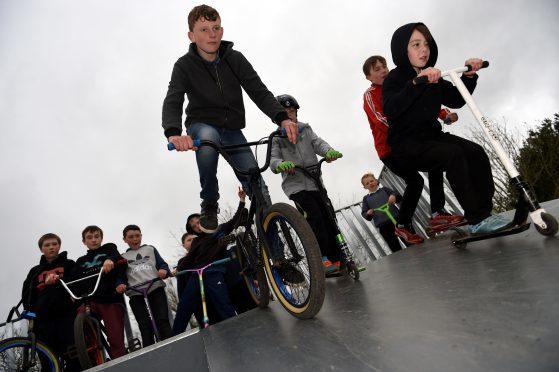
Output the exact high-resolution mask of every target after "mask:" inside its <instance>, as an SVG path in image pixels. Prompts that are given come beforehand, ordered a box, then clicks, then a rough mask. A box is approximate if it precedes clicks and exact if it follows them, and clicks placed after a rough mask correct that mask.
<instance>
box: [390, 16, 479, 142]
mask: <svg viewBox="0 0 559 372" xmlns="http://www.w3.org/2000/svg"><path fill="white" fill-rule="evenodd" d="M422 24H423V23H408V24H406V25H404V26H402V27H400V28H398V29H397V30H396V31H395V32H394V35H393V36H392V41H391V43H390V48H391V51H392V60H393V61H394V64H395V65H396V68H395V69H393V70H392V71H390V73H389V74H388V76H387V77H386V79H385V80H384V83H383V85H382V91H383V109H384V114H385V115H386V117H387V119H388V124H389V129H388V143H389V144H390V146H392V148H393V150H395V151H398V149H399V145H402V146H403V145H404V143H403V142H402V141H403V140H406V139H415V140H417V139H419V140H421V139H432V138H436V137H437V136H438V135H440V133H441V129H442V128H441V124H440V123H439V121H438V114H439V111H440V109H441V106H442V105H444V106H447V107H450V108H460V107H462V106H464V104H465V101H464V99H463V98H462V96H461V95H460V93H459V92H458V90H457V89H456V88H455V87H454V86H453V85H452V83H450V82H449V81H446V80H444V79H442V78H441V79H440V80H439V82H438V83H437V84H421V85H413V83H412V80H413V78H415V77H416V76H417V73H416V71H415V70H414V68H413V67H412V65H411V63H410V60H409V58H408V43H409V40H410V37H411V35H412V33H413V31H414V29H415V27H416V26H418V25H422ZM429 48H430V55H429V60H428V61H427V65H426V66H425V68H427V67H434V66H435V63H436V62H437V57H438V48H437V44H436V42H435V40H434V39H433V40H432V41H431V43H430V45H429ZM461 79H462V81H463V82H464V84H465V85H466V87H467V88H468V91H469V92H470V93H472V92H473V91H474V89H475V87H476V82H477V75H474V76H473V77H465V76H462V78H461Z"/></svg>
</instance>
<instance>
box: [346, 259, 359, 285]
mask: <svg viewBox="0 0 559 372" xmlns="http://www.w3.org/2000/svg"><path fill="white" fill-rule="evenodd" d="M347 272H348V273H349V276H351V277H352V278H353V280H359V269H358V268H357V265H356V264H355V262H353V261H349V262H348V263H347Z"/></svg>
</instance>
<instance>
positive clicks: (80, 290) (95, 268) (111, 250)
mask: <svg viewBox="0 0 559 372" xmlns="http://www.w3.org/2000/svg"><path fill="white" fill-rule="evenodd" d="M107 259H109V260H111V261H113V262H114V264H115V266H114V269H113V270H111V271H110V272H109V273H107V274H102V276H101V280H100V282H99V287H98V288H97V291H96V292H95V294H94V295H93V296H92V297H91V301H93V302H98V303H103V304H107V303H124V297H123V295H122V294H120V293H117V292H116V287H117V286H118V285H119V284H122V283H126V266H127V265H126V260H124V259H123V258H122V256H121V255H120V253H118V249H117V247H116V245H115V244H113V243H106V244H103V245H102V246H100V247H99V248H97V249H94V250H88V251H87V253H86V254H85V255H84V256H81V257H80V258H78V259H77V260H76V265H75V266H74V270H73V271H72V280H76V279H80V278H83V277H86V276H89V275H93V274H97V273H99V271H100V270H101V269H102V267H103V263H104V262H105V260H107ZM117 263H118V264H117ZM96 279H97V278H96V277H93V278H91V279H87V280H84V281H82V282H78V283H76V284H75V285H72V286H70V287H71V288H70V289H71V290H72V291H73V292H74V293H75V294H77V295H79V296H83V295H85V294H88V293H90V292H91V291H92V290H93V289H94V288H95V281H96Z"/></svg>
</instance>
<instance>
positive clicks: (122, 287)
mask: <svg viewBox="0 0 559 372" xmlns="http://www.w3.org/2000/svg"><path fill="white" fill-rule="evenodd" d="M116 292H117V293H121V294H122V293H124V292H126V284H124V283H122V284H119V285H117V286H116Z"/></svg>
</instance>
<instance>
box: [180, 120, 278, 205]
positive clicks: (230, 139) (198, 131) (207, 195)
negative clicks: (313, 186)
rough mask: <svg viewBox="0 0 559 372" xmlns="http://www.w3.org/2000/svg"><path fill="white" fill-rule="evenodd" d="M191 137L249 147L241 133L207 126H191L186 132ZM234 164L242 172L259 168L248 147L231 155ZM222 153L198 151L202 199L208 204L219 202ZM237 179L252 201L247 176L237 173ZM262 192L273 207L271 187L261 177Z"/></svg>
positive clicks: (204, 147)
mask: <svg viewBox="0 0 559 372" xmlns="http://www.w3.org/2000/svg"><path fill="white" fill-rule="evenodd" d="M187 132H188V135H189V136H191V137H192V138H193V139H199V140H209V141H212V142H214V143H216V144H218V145H220V146H227V145H236V144H239V143H246V142H247V140H246V138H245V136H244V135H243V132H242V131H241V130H240V129H226V128H218V127H214V126H213V125H209V124H204V123H194V124H191V125H190V127H189V128H188V129H187ZM228 154H229V155H230V157H231V160H232V162H233V164H234V165H235V166H236V167H237V168H239V169H242V170H248V169H250V168H256V167H258V163H257V162H256V159H255V158H254V154H253V153H252V150H251V149H250V148H249V147H243V148H238V149H234V150H230V151H228ZM218 159H219V153H218V152H217V151H216V150H215V149H214V148H212V147H210V146H202V147H201V148H199V149H198V151H196V163H197V165H198V173H199V175H200V186H201V187H202V191H200V198H201V199H202V200H205V201H207V202H211V203H215V202H217V201H218V200H219V184H218V181H217V162H218ZM235 174H236V176H237V179H238V180H239V181H240V182H241V184H242V185H243V189H244V190H245V191H246V193H247V195H248V196H249V198H251V199H252V195H253V193H252V190H251V189H250V185H249V178H248V176H243V175H240V174H237V173H236V172H235ZM260 188H261V190H262V193H263V194H264V199H265V200H266V203H268V205H271V204H272V203H271V199H270V193H269V192H268V186H266V183H265V182H264V179H263V178H262V176H261V177H260Z"/></svg>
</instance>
